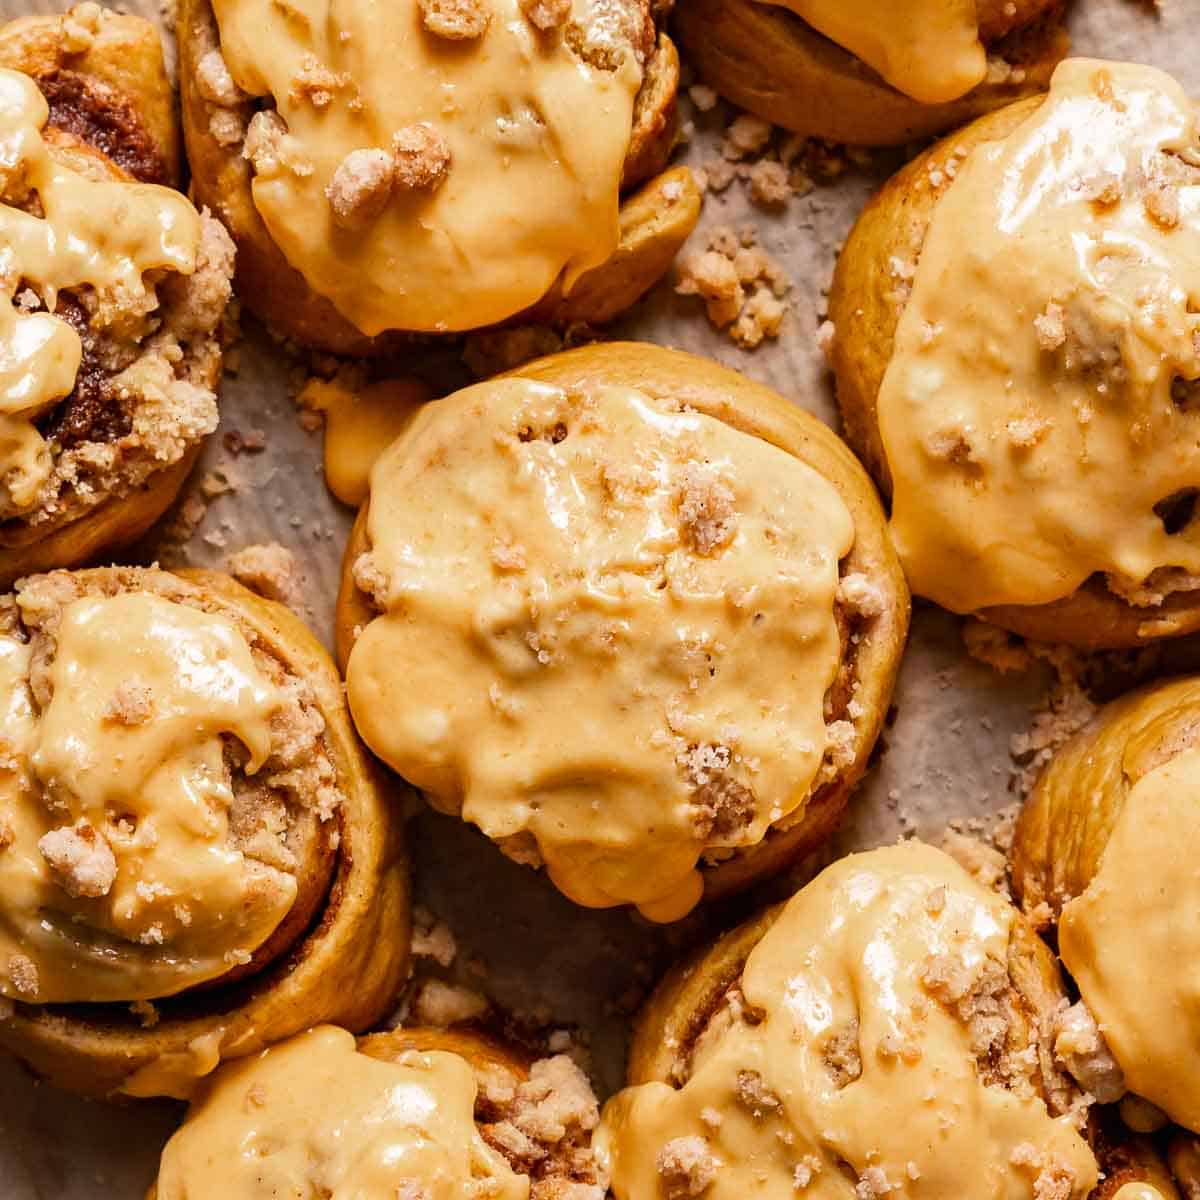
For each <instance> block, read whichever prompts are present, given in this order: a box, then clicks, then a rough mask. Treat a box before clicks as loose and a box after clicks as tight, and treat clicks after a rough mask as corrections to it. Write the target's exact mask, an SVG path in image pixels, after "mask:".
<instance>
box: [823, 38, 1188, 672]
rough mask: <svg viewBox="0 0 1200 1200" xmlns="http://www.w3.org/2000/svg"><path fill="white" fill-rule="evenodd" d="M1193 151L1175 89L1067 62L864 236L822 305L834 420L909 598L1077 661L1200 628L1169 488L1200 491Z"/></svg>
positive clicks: (925, 167) (1183, 515)
mask: <svg viewBox="0 0 1200 1200" xmlns="http://www.w3.org/2000/svg"><path fill="white" fill-rule="evenodd" d="M1114 93H1115V99H1111V101H1110V96H1112V95H1113V94H1114ZM1118 106H1120V107H1118ZM1127 108H1128V110H1129V111H1130V112H1136V113H1137V116H1136V117H1135V118H1127V117H1126V115H1125V112H1126V109H1127ZM1195 141H1196V125H1195V113H1194V110H1193V108H1192V107H1191V105H1190V103H1189V101H1188V100H1187V99H1186V97H1185V96H1184V95H1183V93H1182V91H1181V90H1180V89H1179V87H1178V85H1177V84H1176V83H1175V82H1174V81H1173V80H1171V79H1170V77H1168V76H1165V75H1163V74H1162V73H1160V72H1157V71H1154V70H1152V69H1150V68H1142V67H1138V66H1135V65H1132V64H1118V63H1112V64H1110V63H1100V62H1089V61H1088V60H1072V61H1069V62H1067V63H1064V64H1063V65H1062V67H1060V69H1059V71H1058V72H1057V73H1056V75H1055V79H1054V84H1053V88H1052V91H1051V94H1050V99H1049V100H1048V101H1047V102H1046V106H1045V107H1041V101H1039V100H1037V99H1032V100H1028V101H1024V102H1022V103H1019V104H1015V105H1013V106H1011V107H1009V108H1006V109H1002V110H1000V111H999V112H997V113H993V114H990V115H988V116H986V117H983V118H981V119H980V120H978V121H977V122H975V123H974V124H972V125H970V126H968V127H967V128H966V129H964V130H961V131H959V132H958V133H956V134H954V135H953V136H951V137H949V138H946V139H945V140H943V141H942V142H941V143H939V144H938V145H936V146H934V147H933V148H932V149H931V150H929V151H927V152H926V153H925V154H924V155H921V156H919V157H918V158H917V159H915V160H914V161H913V162H912V163H910V164H909V165H908V166H907V167H905V168H904V169H903V170H902V171H901V172H900V173H899V174H897V175H896V176H895V177H894V178H893V179H892V180H891V181H889V182H888V183H887V184H886V185H885V186H884V188H883V189H882V190H881V191H880V192H879V193H878V195H877V196H876V197H875V198H874V199H873V200H872V201H871V203H870V204H869V205H868V206H867V208H866V209H865V210H864V212H863V213H862V215H861V216H860V218H859V220H858V222H857V224H856V225H855V227H854V229H853V231H852V232H851V235H850V237H849V238H848V240H847V243H846V246H845V248H844V250H843V252H842V255H841V257H840V259H839V262H838V267H837V271H836V274H835V279H834V284H833V288H832V290H831V294H830V309H829V315H830V320H831V321H832V322H833V325H834V336H833V340H832V361H833V366H834V370H835V373H836V375H837V382H838V400H839V404H840V406H841V409H842V413H843V417H844V420H845V427H846V435H847V438H848V440H849V441H850V443H851V445H853V446H854V447H855V448H856V450H857V451H858V452H859V454H860V456H861V457H862V458H863V460H864V462H865V463H866V464H867V466H868V469H869V470H870V471H871V473H872V474H873V475H874V476H875V478H876V480H877V481H878V482H879V484H880V486H881V488H883V489H884V490H885V492H887V493H889V494H893V493H894V500H893V503H894V507H893V533H894V535H895V540H896V543H897V549H898V551H899V553H900V554H901V558H902V559H903V560H905V562H906V569H907V570H908V571H909V572H910V575H911V579H910V582H911V583H912V585H913V587H914V590H915V591H917V592H918V593H919V594H923V595H927V596H930V597H932V598H933V599H936V600H937V601H938V602H939V603H942V604H944V605H946V606H948V607H951V608H953V609H954V610H956V611H976V612H977V615H980V616H982V617H984V618H985V619H987V620H990V621H993V622H995V623H996V624H999V625H1002V626H1004V627H1005V628H1007V629H1010V630H1012V631H1014V632H1017V633H1020V634H1023V635H1025V636H1029V637H1034V638H1038V639H1041V640H1046V641H1056V642H1069V643H1072V644H1075V645H1080V646H1086V647H1097V648H1098V647H1106V646H1130V645H1140V644H1144V643H1145V642H1147V641H1149V640H1153V639H1156V638H1160V637H1168V636H1173V635H1176V634H1180V633H1185V632H1187V631H1188V630H1190V629H1192V628H1195V627H1197V625H1198V624H1200V607H1198V606H1197V605H1196V603H1195V600H1194V594H1195V588H1194V586H1192V585H1191V584H1189V578H1190V576H1189V566H1188V564H1189V563H1190V562H1191V556H1192V550H1191V534H1190V532H1189V528H1188V521H1189V509H1188V507H1187V505H1188V503H1189V500H1188V497H1189V496H1190V495H1191V493H1190V492H1189V491H1188V487H1189V486H1190V485H1189V484H1188V483H1187V482H1184V483H1182V484H1176V482H1174V480H1175V479H1176V477H1177V476H1183V477H1186V480H1190V479H1191V478H1192V476H1193V475H1194V473H1195V472H1194V469H1193V467H1192V464H1191V460H1190V458H1189V457H1188V456H1186V455H1181V454H1180V453H1179V452H1178V450H1179V447H1180V446H1181V445H1186V444H1188V440H1189V437H1190V435H1189V434H1188V432H1187V428H1188V422H1189V421H1190V419H1191V418H1190V414H1189V410H1188V408H1187V404H1186V399H1185V398H1184V397H1185V396H1186V393H1187V389H1188V387H1189V386H1190V385H1189V384H1187V382H1186V381H1187V379H1188V378H1189V377H1190V376H1191V375H1192V374H1193V372H1194V367H1193V365H1192V364H1191V362H1190V358H1191V357H1192V356H1193V352H1192V350H1191V346H1192V342H1191V339H1190V335H1189V333H1188V329H1189V327H1190V324H1191V323H1193V322H1194V317H1193V316H1191V315H1188V314H1187V313H1186V312H1185V305H1184V303H1183V301H1182V300H1181V299H1180V297H1182V296H1183V295H1184V294H1185V293H1186V292H1188V291H1189V289H1190V287H1192V286H1194V281H1193V282H1192V283H1189V279H1192V277H1193V276H1194V275H1195V266H1194V260H1195V251H1196V248H1197V246H1200V229H1198V227H1197V215H1196V212H1195V211H1194V210H1195V204H1194V201H1195V198H1196V196H1197V195H1198V194H1200V193H1198V192H1197V189H1196V186H1195V182H1196V181H1195V178H1194V177H1195V176H1196V171H1195V169H1194V168H1193V167H1192V166H1191V165H1190V163H1191V157H1192V154H1193V152H1194V150H1195V149H1196V147H1195V145H1194V143H1195ZM1102 160H1103V161H1102ZM1034 163H1036V167H1035V166H1034V165H1033V164H1034ZM1144 163H1149V164H1150V166H1149V167H1148V168H1147V167H1146V166H1144ZM1021 164H1024V165H1021ZM1021 170H1026V171H1027V172H1028V173H1029V174H1028V176H1027V177H1026V178H1025V182H1020V181H1018V176H1019V173H1020V171H1021ZM1035 172H1036V178H1037V180H1038V182H1037V184H1036V186H1035V185H1034V184H1033V183H1031V182H1029V180H1030V179H1032V178H1034V177H1035ZM1106 172H1107V174H1106ZM1110 175H1111V181H1110V182H1108V183H1105V184H1104V187H1101V188H1100V191H1099V192H1097V191H1095V188H1097V187H1100V185H1101V184H1102V183H1104V181H1105V180H1109V176H1110ZM1001 177H1003V178H1004V180H1005V182H1004V183H1003V184H1000V183H999V180H1000V178H1001ZM1010 177H1011V182H1010ZM1106 188H1107V190H1105V189H1106ZM1089 189H1091V190H1089ZM1175 205H1178V208H1176V207H1173V206H1175ZM964 222H966V223H967V225H969V227H970V228H971V229H972V231H973V232H972V237H971V238H970V239H965V238H964V236H963V234H962V232H961V231H962V228H963V226H964ZM1018 228H1019V230H1020V236H1019V237H1018V236H1016V235H1015V233H1014V234H1012V236H1011V237H1010V233H1009V232H1006V231H1015V230H1017V229H1018ZM976 234H978V236H976ZM1079 239H1082V240H1081V241H1079V245H1081V246H1083V247H1084V249H1083V250H1081V251H1080V254H1079V256H1078V257H1076V256H1075V254H1074V252H1073V250H1072V246H1074V245H1075V244H1076V241H1077V240H1079ZM1118 244H1119V245H1121V246H1123V247H1126V249H1125V250H1124V251H1123V252H1122V254H1117V253H1114V252H1112V251H1111V250H1110V249H1105V247H1111V246H1114V245H1118ZM1010 248H1011V251H1012V252H1011V253H1009V252H1008V251H1009V249H1010ZM1122 255H1123V256H1124V257H1122ZM1151 309H1153V311H1154V312H1155V313H1156V314H1157V315H1156V317H1155V319H1154V320H1153V321H1149V322H1143V321H1142V320H1141V317H1140V315H1139V314H1141V313H1143V312H1149V311H1150V310H1151ZM967 312H969V313H971V314H972V316H971V318H970V320H960V319H959V318H960V315H961V314H962V313H967ZM1001 313H1002V314H1003V315H1001V316H999V320H996V319H995V318H996V317H997V314H1001ZM1002 325H1003V326H1004V328H1003V329H1002V328H1001V326H1002ZM968 345H969V348H968ZM989 347H990V349H989ZM960 367H962V368H963V369H962V370H960V369H959V368H960ZM1177 375H1178V378H1176V376H1177ZM935 378H936V379H937V380H938V382H937V383H936V385H935V384H934V383H933V382H932V381H933V380H934V379H935ZM1006 379H1007V381H1008V382H1007V383H1006V382H1005V380H1006ZM1093 385H1094V392H1093V391H1092V390H1091V389H1093ZM1181 388H1182V389H1183V391H1182V392H1180V391H1179V389H1181ZM922 389H925V390H924V391H923V390H922ZM926 395H928V396H929V397H935V398H930V399H926V398H925V397H926ZM1093 415H1094V416H1095V418H1096V419H1095V420H1094V421H1093V420H1092V416H1093ZM889 422H890V425H889ZM889 428H890V429H891V431H892V433H891V438H892V441H891V443H890V444H889V447H888V449H887V450H886V451H885V440H886V439H887V437H888V430H889ZM889 454H890V455H891V456H892V459H893V461H892V462H891V463H889V462H888V461H887V460H888V455H889ZM898 464H899V466H900V468H901V469H900V473H899V476H898V484H899V488H898V490H897V479H896V478H894V476H896V475H897V465H898ZM1130 464H1138V465H1137V466H1136V467H1134V466H1131V465H1130ZM1151 464H1153V465H1151ZM1113 479H1120V480H1121V481H1122V483H1121V486H1119V487H1113V486H1112V483H1111V481H1112V480H1113ZM1168 493H1169V494H1168ZM1002 498H1003V499H1002ZM933 513H936V514H938V517H937V520H936V521H935V520H933V519H932V517H931V514H933ZM951 546H953V547H954V548H953V549H950V547H951Z"/></svg>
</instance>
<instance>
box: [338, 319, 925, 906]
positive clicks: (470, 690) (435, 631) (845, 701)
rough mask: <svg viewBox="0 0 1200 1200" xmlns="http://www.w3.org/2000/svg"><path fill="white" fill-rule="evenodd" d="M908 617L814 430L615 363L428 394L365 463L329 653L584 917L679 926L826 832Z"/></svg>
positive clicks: (375, 716)
mask: <svg viewBox="0 0 1200 1200" xmlns="http://www.w3.org/2000/svg"><path fill="white" fill-rule="evenodd" d="M907 623H908V596H907V593H906V591H905V588H904V584H903V580H902V579H901V576H900V573H899V570H898V568H897V565H896V561H895V558H894V555H893V553H892V550H891V547H890V545H889V543H888V540H887V536H886V532H885V530H884V528H883V522H882V517H881V514H880V510H879V507H878V503H877V500H876V497H875V494H874V491H873V489H872V488H871V486H870V482H869V480H868V479H867V478H866V476H865V474H864V473H863V472H862V471H861V469H860V468H859V466H858V464H857V463H856V462H855V460H854V458H853V456H852V455H851V454H850V453H849V452H848V450H847V449H846V447H845V446H844V445H843V444H842V443H841V442H840V441H839V440H838V439H837V438H836V437H835V436H834V435H833V433H831V432H830V430H829V429H828V428H827V427H826V426H824V425H823V424H821V423H820V422H819V421H818V420H816V419H815V418H814V417H812V416H810V415H809V414H807V413H805V412H803V411H802V410H800V409H799V408H797V407H796V406H794V405H792V404H790V403H788V402H787V401H785V400H784V399H783V398H782V397H780V396H779V395H777V394H776V393H774V392H772V391H770V389H768V388H765V387H762V386H760V385H758V384H755V383H752V382H751V381H750V380H748V379H746V378H744V377H743V376H741V375H738V374H737V373H735V372H733V371H729V370H727V369H725V368H722V367H719V366H716V365H715V364H713V363H711V362H708V361H706V360H703V359H699V358H695V357H693V356H691V355H687V354H682V353H678V352H675V351H670V350H664V349H660V348H658V347H654V346H648V345H642V344H632V343H631V344H620V343H609V344H606V345H596V346H591V347H587V348H585V349H581V350H576V351H571V352H568V353H565V354H559V355H553V356H551V357H549V358H545V359H541V360H539V361H537V362H534V363H530V364H527V365H526V366H523V367H521V368H519V369H518V370H516V371H514V372H512V373H511V374H508V375H504V376H500V377H498V378H496V379H494V380H491V381H489V382H487V383H483V384H479V385H477V386H475V387H472V388H467V389H465V390H464V391H461V392H457V393H455V394H454V395H452V396H449V397H447V398H445V399H443V400H437V401H433V402H432V403H430V404H427V405H425V406H424V407H423V408H421V409H419V410H418V411H417V412H416V413H415V415H414V416H413V417H412V419H411V421H410V423H409V424H408V426H407V428H406V429H405V430H404V431H403V432H402V433H401V435H400V436H399V437H398V438H397V440H396V441H395V442H393V443H392V445H391V446H390V447H389V448H388V450H386V451H385V452H384V454H383V455H382V456H381V457H380V458H379V459H378V460H377V461H376V463H375V466H374V468H373V470H372V474H371V485H370V495H369V498H368V500H367V502H366V503H365V504H364V505H363V508H362V509H361V510H360V514H359V518H358V521H357V523H356V526H355V529H354V532H353V534H352V536H351V539H350V544H349V546H348V548H347V552H346V557H345V566H344V577H343V588H342V595H341V597H340V599H339V617H338V625H339V628H338V638H339V654H340V656H341V657H342V660H343V662H344V663H345V664H346V666H345V670H346V679H347V689H348V697H349V701H350V707H351V711H352V713H353V716H354V720H355V722H356V724H357V726H358V729H359V731H360V733H361V734H362V735H363V738H364V740H365V741H366V742H367V744H368V745H369V746H370V747H371V748H372V749H373V750H374V751H375V752H376V753H377V754H378V755H379V756H380V757H381V758H382V759H383V760H384V761H385V762H387V763H389V764H390V765H391V766H392V767H394V768H395V769H396V770H397V771H398V772H399V773H400V774H401V775H403V776H404V778H405V779H407V780H408V781H409V782H410V783H413V784H414V785H415V786H417V787H418V788H420V789H421V790H422V791H423V792H424V793H425V795H426V797H427V798H428V800H429V801H430V803H431V804H432V805H433V806H434V807H436V808H438V809H440V810H442V811H444V812H448V813H451V814H455V815H458V816H461V817H462V819H464V820H466V821H469V822H471V823H472V824H475V825H477V826H478V827H479V828H480V829H482V830H483V832H484V833H485V834H487V836H488V837H490V838H491V839H493V840H494V841H496V842H497V843H498V844H499V845H500V847H501V849H502V850H503V851H504V852H505V853H506V854H508V855H509V856H511V857H513V858H515V859H517V860H518V861H522V862H526V863H530V864H532V865H538V866H543V865H544V866H545V868H546V870H547V873H548V874H549V876H550V878H551V880H552V881H553V882H554V883H555V885H556V886H557V887H558V888H559V889H560V890H562V891H563V892H564V893H565V894H566V895H567V896H569V897H570V898H571V899H573V900H575V901H576V902H577V903H580V904H584V905H589V906H607V905H616V904H634V905H636V906H637V907H638V908H639V909H640V910H641V912H642V913H643V914H645V915H647V916H649V917H650V918H652V919H655V920H674V919H676V918H678V917H680V916H682V915H683V914H684V913H686V912H687V911H688V910H690V909H691V908H692V907H693V906H694V905H695V904H696V902H697V901H698V900H699V899H700V897H701V894H702V893H704V892H706V891H707V892H708V893H709V894H719V893H722V892H727V891H730V890H732V889H734V888H738V887H742V886H744V885H746V884H747V883H749V882H751V881H753V880H755V879H758V878H761V877H762V876H764V875H766V874H768V873H770V872H772V871H774V870H777V869H779V867H780V866H781V865H782V864H784V863H785V862H787V861H789V860H790V859H791V858H792V857H794V856H795V855H797V854H799V853H800V852H801V851H803V850H804V849H807V848H810V847H812V846H813V845H815V844H816V843H817V842H819V841H820V840H821V839H822V838H824V837H825V836H826V835H827V834H828V833H829V832H830V831H831V829H832V828H833V826H834V825H835V823H836V821H837V818H838V816H839V815H840V813H841V811H842V809H843V808H844V806H845V804H846V800H847V797H848V795H849V793H850V790H851V788H852V787H853V786H854V784H855V783H856V782H857V780H858V779H859V777H860V776H861V774H862V772H863V770H864V769H865V767H866V762H867V758H868V756H869V755H870V752H871V748H872V747H873V746H874V744H875V739H876V737H877V736H878V733H879V730H880V728H881V725H882V722H883V718H884V716H885V713H886V710H887V706H888V703H889V698H890V695H891V691H892V685H893V683H894V680H895V675H896V670H897V666H898V663H899V658H900V654H901V650H902V647H903V644H904V638H905V634H906V631H907Z"/></svg>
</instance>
